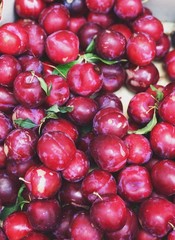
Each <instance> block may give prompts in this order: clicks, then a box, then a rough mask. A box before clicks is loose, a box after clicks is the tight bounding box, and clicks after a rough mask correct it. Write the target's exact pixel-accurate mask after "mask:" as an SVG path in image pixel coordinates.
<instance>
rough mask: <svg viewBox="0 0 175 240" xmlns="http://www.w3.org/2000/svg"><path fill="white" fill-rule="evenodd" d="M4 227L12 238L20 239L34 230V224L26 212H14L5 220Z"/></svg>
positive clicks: (11, 239)
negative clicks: (32, 224)
mask: <svg viewBox="0 0 175 240" xmlns="http://www.w3.org/2000/svg"><path fill="white" fill-rule="evenodd" d="M3 229H4V232H5V234H6V236H7V237H8V239H10V240H18V239H22V238H23V237H25V236H26V235H27V234H29V233H30V232H31V231H32V226H31V224H30V222H29V218H28V216H27V213H26V212H21V211H18V212H14V213H12V214H10V215H9V216H8V217H7V218H6V219H5V221H4V224H3Z"/></svg>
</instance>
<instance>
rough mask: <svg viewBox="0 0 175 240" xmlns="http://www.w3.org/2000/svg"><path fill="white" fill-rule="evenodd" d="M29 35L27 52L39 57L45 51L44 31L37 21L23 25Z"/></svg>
mask: <svg viewBox="0 0 175 240" xmlns="http://www.w3.org/2000/svg"><path fill="white" fill-rule="evenodd" d="M24 28H25V30H26V31H27V33H28V36H29V46H28V50H27V52H28V53H29V54H30V55H32V56H35V57H38V58H41V57H42V56H43V55H44V53H45V41H46V37H47V35H46V33H45V31H44V29H43V28H42V26H40V25H39V24H38V23H33V22H31V23H28V24H26V25H25V26H24Z"/></svg>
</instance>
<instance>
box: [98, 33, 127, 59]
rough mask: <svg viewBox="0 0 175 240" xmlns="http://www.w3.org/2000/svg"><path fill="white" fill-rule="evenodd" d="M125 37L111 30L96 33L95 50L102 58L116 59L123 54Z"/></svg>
mask: <svg viewBox="0 0 175 240" xmlns="http://www.w3.org/2000/svg"><path fill="white" fill-rule="evenodd" d="M125 49H126V39H125V37H124V36H123V35H122V34H121V33H119V32H115V31H112V30H103V31H100V32H99V33H98V34H97V37H96V39H95V50H96V52H97V54H98V55H99V56H100V57H102V58H103V59H107V60H116V59H119V58H121V57H122V56H124V54H125Z"/></svg>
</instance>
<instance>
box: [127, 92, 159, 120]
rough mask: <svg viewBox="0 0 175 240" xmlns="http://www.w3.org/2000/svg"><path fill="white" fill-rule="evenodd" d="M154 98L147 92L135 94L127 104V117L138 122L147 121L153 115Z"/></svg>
mask: <svg viewBox="0 0 175 240" xmlns="http://www.w3.org/2000/svg"><path fill="white" fill-rule="evenodd" d="M154 105H155V99H154V98H153V97H152V96H151V94H149V93H147V92H140V93H137V94H135V95H134V96H133V97H132V98H131V100H130V102H129V105H128V109H127V112H128V115H129V117H130V118H131V119H132V120H133V121H135V122H136V123H138V124H145V123H148V122H149V121H150V120H151V119H152V117H153V109H151V107H153V106H154Z"/></svg>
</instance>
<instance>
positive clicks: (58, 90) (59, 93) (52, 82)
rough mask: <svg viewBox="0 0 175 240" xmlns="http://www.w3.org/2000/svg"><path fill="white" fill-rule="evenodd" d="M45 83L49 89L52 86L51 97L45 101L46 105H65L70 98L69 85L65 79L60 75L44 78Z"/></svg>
mask: <svg viewBox="0 0 175 240" xmlns="http://www.w3.org/2000/svg"><path fill="white" fill-rule="evenodd" d="M44 81H45V82H46V84H47V86H48V87H49V86H52V89H51V91H50V94H49V96H47V97H46V99H45V103H46V105H47V106H48V107H50V106H53V105H54V104H57V105H58V106H62V105H64V104H65V103H66V102H67V101H68V99H69V97H70V90H69V85H68V83H67V82H66V81H65V80H64V78H63V77H61V76H58V75H49V76H46V77H45V78H44Z"/></svg>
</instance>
